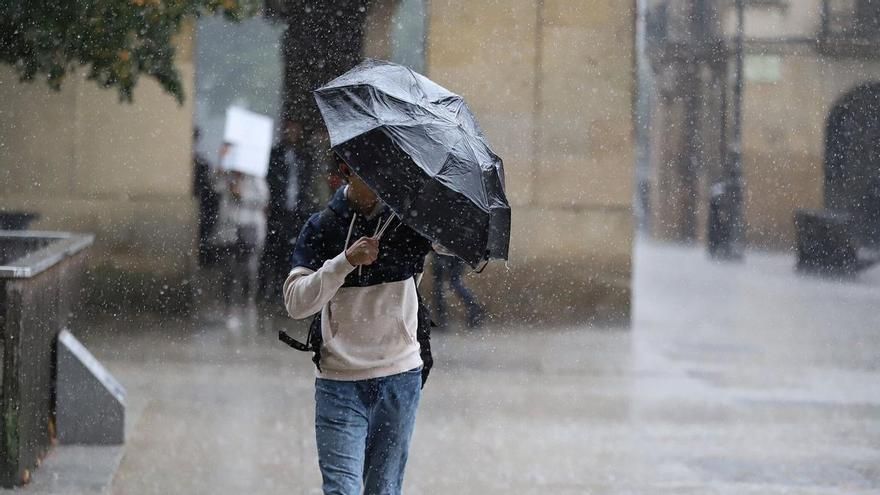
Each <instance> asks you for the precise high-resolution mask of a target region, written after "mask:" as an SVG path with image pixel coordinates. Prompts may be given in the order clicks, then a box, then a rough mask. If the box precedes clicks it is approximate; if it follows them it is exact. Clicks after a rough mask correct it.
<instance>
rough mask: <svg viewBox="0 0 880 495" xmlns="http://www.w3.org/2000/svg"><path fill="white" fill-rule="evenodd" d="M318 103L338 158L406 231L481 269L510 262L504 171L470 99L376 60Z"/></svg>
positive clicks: (319, 95) (332, 86) (325, 90)
mask: <svg viewBox="0 0 880 495" xmlns="http://www.w3.org/2000/svg"><path fill="white" fill-rule="evenodd" d="M315 99H316V100H317V102H318V108H319V109H320V110H321V115H322V116H323V117H324V122H325V123H326V124H327V130H328V131H329V132H330V145H331V147H332V148H333V150H334V151H336V152H337V153H338V154H339V155H340V156H342V157H343V158H344V159H345V161H346V162H347V163H348V164H349V165H350V166H351V168H352V169H353V170H354V172H355V173H357V174H358V176H360V177H361V178H362V179H363V180H364V182H366V183H367V185H369V186H370V188H372V189H373V191H374V192H375V193H376V194H377V195H378V196H379V197H380V198H381V199H382V201H384V202H385V203H386V204H388V206H389V207H390V208H391V209H392V210H393V211H394V212H395V213H396V214H397V215H398V216H399V217H400V218H401V220H402V221H403V222H404V223H405V224H407V225H409V226H410V227H412V228H413V229H415V230H416V231H417V232H419V233H420V234H422V235H423V236H425V237H427V238H428V239H430V240H431V241H433V242H436V243H438V244H440V245H441V246H443V247H444V248H446V249H448V250H449V251H451V252H453V253H454V254H456V255H457V256H458V257H460V258H461V259H463V260H464V261H466V262H468V263H469V264H470V265H471V266H477V265H478V264H479V263H481V262H482V261H485V260H489V259H492V258H495V259H507V249H508V244H509V241H510V205H509V204H508V203H507V198H506V197H505V195H504V167H503V165H502V162H501V158H499V157H498V155H496V154H495V153H493V152H492V150H491V149H489V145H488V144H487V143H486V140H485V138H484V137H483V133H482V131H481V130H480V128H479V126H478V125H477V122H476V120H475V119H474V116H473V114H471V111H470V109H469V108H468V107H467V104H465V102H464V100H463V99H462V98H461V97H460V96H458V95H456V94H454V93H451V92H449V91H448V90H446V89H445V88H443V87H441V86H439V85H438V84H436V83H434V82H433V81H431V80H430V79H428V78H426V77H425V76H423V75H421V74H418V73H416V72H414V71H412V70H410V69H408V68H406V67H403V66H401V65H397V64H393V63H390V62H385V61H381V60H366V61H365V62H363V63H361V64H360V65H358V66H357V67H355V68H353V69H351V70H350V71H348V72H346V73H345V74H343V75H341V76H339V77H338V78H336V79H334V80H333V81H331V82H330V83H328V84H327V85H325V86H323V87H322V88H319V89H317V90H316V91H315Z"/></svg>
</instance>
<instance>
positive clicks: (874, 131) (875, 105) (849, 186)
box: [825, 83, 880, 246]
mask: <svg viewBox="0 0 880 495" xmlns="http://www.w3.org/2000/svg"><path fill="white" fill-rule="evenodd" d="M825 206H826V207H827V208H829V209H832V210H841V211H845V212H848V213H849V214H850V215H852V219H853V226H854V228H855V232H854V233H855V235H857V236H858V238H859V240H860V241H861V242H863V243H865V244H868V245H871V246H880V83H869V84H863V85H861V86H859V87H857V88H855V89H854V90H852V91H850V92H849V93H847V94H846V95H845V96H844V97H843V98H841V99H840V100H839V101H838V102H837V104H836V105H835V106H834V108H833V109H832V110H831V113H830V114H829V116H828V127H827V131H826V138H825Z"/></svg>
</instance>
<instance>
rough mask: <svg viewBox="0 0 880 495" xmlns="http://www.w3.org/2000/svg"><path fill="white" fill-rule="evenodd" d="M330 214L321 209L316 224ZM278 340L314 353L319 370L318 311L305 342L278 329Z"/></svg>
mask: <svg viewBox="0 0 880 495" xmlns="http://www.w3.org/2000/svg"><path fill="white" fill-rule="evenodd" d="M331 215H335V213H334V212H333V210H331V209H330V208H329V207H327V208H324V209H323V210H321V213H320V215H319V217H318V225H324V224H325V223H327V222H328V221H330V216H331ZM278 340H280V341H281V342H283V343H285V344H287V345H288V346H290V347H292V348H294V349H296V350H298V351H302V352H312V353H314V354H313V355H312V362H314V363H315V367H316V368H318V371H321V344H323V343H324V336H323V334H322V333H321V312H320V311H318V313H317V314H316V315H315V316H313V317H312V321H311V323H309V333H308V334H307V335H306V341H305V343H303V342H300V341H299V340H296V339H295V338H293V337H291V336H290V334H288V333H287V332H285V331H284V330H278Z"/></svg>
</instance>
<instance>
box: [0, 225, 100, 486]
mask: <svg viewBox="0 0 880 495" xmlns="http://www.w3.org/2000/svg"><path fill="white" fill-rule="evenodd" d="M93 241H94V236H92V235H79V234H70V233H64V232H36V231H0V363H2V367H0V385H2V387H0V487H12V486H18V485H22V484H24V483H26V482H27V481H28V479H29V478H30V473H31V471H32V470H33V469H34V468H35V467H36V466H37V465H38V464H39V462H40V459H41V458H42V456H43V455H44V454H45V453H46V451H47V450H48V449H49V447H50V445H51V443H52V441H53V436H54V431H53V429H54V428H53V422H54V412H53V401H54V391H53V372H54V370H53V363H54V361H55V360H54V350H53V349H54V342H55V339H56V337H57V335H58V333H59V331H61V329H62V328H64V327H65V326H66V324H67V319H68V316H69V314H70V310H71V308H72V307H75V305H76V303H77V298H78V295H79V287H78V284H79V279H80V275H81V274H82V272H83V268H84V256H85V249H86V248H87V247H88V246H90V245H91V244H92V242H93Z"/></svg>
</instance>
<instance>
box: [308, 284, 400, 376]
mask: <svg viewBox="0 0 880 495" xmlns="http://www.w3.org/2000/svg"><path fill="white" fill-rule="evenodd" d="M398 284H400V283H399V282H395V283H392V284H382V285H379V286H372V287H351V288H345V289H340V290H339V292H337V294H336V296H335V297H334V298H333V300H332V301H331V302H330V308H329V312H330V318H329V325H328V326H327V327H326V328H325V329H324V332H325V335H324V338H325V340H324V345H325V347H326V348H327V350H328V352H329V353H330V354H332V355H334V356H336V357H337V358H339V360H340V361H341V362H340V363H339V364H340V365H342V366H344V367H352V368H368V367H376V366H383V365H387V364H390V363H391V362H393V361H394V360H396V359H399V358H400V357H401V356H403V355H404V354H406V353H407V351H408V350H409V348H410V347H411V346H412V345H413V344H414V343H415V342H416V340H415V336H414V335H411V334H410V332H408V331H407V322H406V320H405V318H404V314H405V311H406V309H407V308H406V307H405V305H404V298H405V292H404V291H403V290H402V289H403V288H404V286H398ZM328 333H329V335H328Z"/></svg>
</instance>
